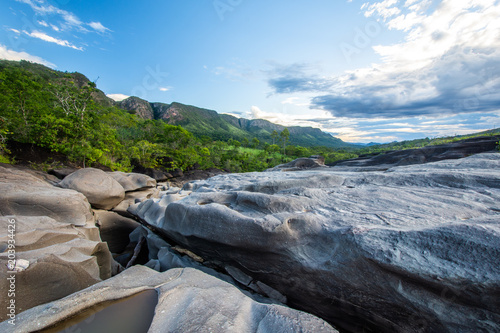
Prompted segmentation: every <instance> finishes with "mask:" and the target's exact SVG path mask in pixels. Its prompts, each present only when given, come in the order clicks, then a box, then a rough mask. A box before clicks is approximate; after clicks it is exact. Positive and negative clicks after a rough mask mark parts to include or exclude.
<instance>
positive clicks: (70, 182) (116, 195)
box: [59, 168, 125, 210]
mask: <svg viewBox="0 0 500 333" xmlns="http://www.w3.org/2000/svg"><path fill="white" fill-rule="evenodd" d="M59 186H61V187H62V188H68V189H72V190H75V191H78V192H80V193H82V194H83V195H85V197H87V199H88V201H89V202H90V204H91V205H92V207H94V208H97V209H105V210H109V209H111V208H113V207H115V206H116V205H118V204H119V203H120V202H121V201H122V200H123V199H124V198H125V190H124V188H123V186H121V185H120V183H118V182H117V181H116V180H115V179H114V178H113V177H111V176H110V175H108V174H107V173H106V172H104V171H102V170H99V169H94V168H86V169H80V170H77V171H75V172H73V173H72V174H70V175H69V176H67V177H65V178H64V179H63V180H62V181H61V182H60V183H59Z"/></svg>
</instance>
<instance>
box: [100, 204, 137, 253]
mask: <svg viewBox="0 0 500 333" xmlns="http://www.w3.org/2000/svg"><path fill="white" fill-rule="evenodd" d="M94 213H95V214H96V217H97V223H98V225H99V233H100V235H101V239H102V241H103V242H106V243H108V247H109V250H110V251H111V252H113V253H122V252H123V251H125V248H126V247H127V245H128V244H129V235H130V234H131V233H132V231H134V230H135V229H136V228H137V227H140V226H141V224H140V223H138V222H136V221H135V220H132V219H130V218H127V217H124V216H121V215H119V214H117V213H114V212H109V211H106V210H95V211H94Z"/></svg>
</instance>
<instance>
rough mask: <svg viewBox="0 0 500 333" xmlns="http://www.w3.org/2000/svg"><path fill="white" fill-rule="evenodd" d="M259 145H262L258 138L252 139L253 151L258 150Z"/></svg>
mask: <svg viewBox="0 0 500 333" xmlns="http://www.w3.org/2000/svg"><path fill="white" fill-rule="evenodd" d="M259 144H260V141H259V139H257V138H253V139H252V148H253V149H257V147H258V146H259Z"/></svg>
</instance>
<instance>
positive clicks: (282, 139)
mask: <svg viewBox="0 0 500 333" xmlns="http://www.w3.org/2000/svg"><path fill="white" fill-rule="evenodd" d="M280 134H281V135H280ZM273 135H275V137H273V140H274V142H262V141H260V140H259V139H257V138H253V139H251V140H249V139H247V138H244V139H243V140H241V141H237V140H233V139H229V140H227V141H217V140H213V139H212V138H210V137H207V136H194V135H193V134H192V133H190V132H188V131H187V130H185V129H184V128H182V127H180V126H174V125H169V124H167V123H166V122H165V121H161V120H144V119H141V118H139V117H138V116H136V115H134V114H131V113H129V112H127V111H125V110H122V109H120V108H118V107H116V106H114V105H113V103H112V102H111V101H110V100H109V99H107V97H106V96H105V95H104V94H103V93H102V92H101V91H100V90H98V89H97V88H96V85H95V84H94V83H93V82H90V81H89V80H88V79H87V78H86V77H85V76H83V75H82V74H79V73H63V72H60V71H55V70H51V69H49V68H47V67H45V66H42V65H38V64H32V63H29V62H26V61H21V62H12V61H4V60H2V61H0V156H1V157H0V162H7V161H8V160H9V158H10V157H9V152H8V150H7V146H6V142H7V140H15V141H18V142H23V143H31V144H35V145H38V146H41V147H45V148H49V149H50V150H52V151H53V152H59V153H63V154H65V155H67V156H68V158H69V160H70V161H72V162H74V163H75V164H78V165H80V166H82V167H84V166H91V165H95V164H96V163H98V164H101V165H104V166H107V167H109V168H111V169H113V170H124V171H130V170H132V168H133V167H134V166H142V167H151V168H164V169H167V170H170V169H176V168H180V169H182V170H186V169H190V168H201V169H207V168H221V169H226V170H228V171H231V172H245V171H260V170H264V169H266V168H268V167H272V166H275V165H277V164H279V163H282V162H284V161H289V160H292V159H294V158H296V157H303V156H309V155H312V154H322V155H324V156H325V157H326V158H327V161H334V160H339V159H345V158H350V157H355V156H356V155H354V154H352V153H350V152H348V151H345V150H340V151H339V150H335V149H333V148H326V147H317V148H305V147H300V146H291V145H288V141H289V139H290V133H289V132H288V130H283V131H281V132H280V133H273Z"/></svg>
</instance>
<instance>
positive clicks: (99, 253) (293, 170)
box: [0, 153, 500, 332]
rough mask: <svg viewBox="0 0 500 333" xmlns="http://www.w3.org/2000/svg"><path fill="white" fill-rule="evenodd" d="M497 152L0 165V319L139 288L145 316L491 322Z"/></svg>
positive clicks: (81, 305) (210, 320)
mask: <svg viewBox="0 0 500 333" xmlns="http://www.w3.org/2000/svg"><path fill="white" fill-rule="evenodd" d="M499 167H500V154H498V153H483V154H476V155H473V156H469V157H466V158H461V159H453V160H443V161H438V162H433V163H426V164H420V165H408V166H395V167H394V166H393V167H388V168H386V169H385V170H384V171H367V170H366V169H363V170H359V171H365V172H354V171H350V170H349V168H347V167H346V166H345V165H343V166H342V167H340V166H339V167H326V166H324V165H323V164H322V161H321V159H319V158H318V157H315V158H314V159H312V160H310V161H307V160H300V161H297V162H296V163H295V164H293V163H292V164H290V165H285V166H282V167H278V168H275V169H274V170H272V171H268V172H263V173H247V174H230V175H219V176H216V177H213V178H210V179H207V180H199V181H193V182H189V183H186V184H185V185H184V186H183V187H182V188H180V187H175V186H172V185H171V184H170V185H169V184H167V183H161V182H160V183H158V182H157V181H156V179H154V178H151V177H149V176H146V175H142V174H124V173H116V172H115V173H112V172H104V171H101V170H97V169H92V168H87V169H81V170H78V171H76V172H74V173H70V174H69V175H63V176H61V178H64V179H63V180H59V179H57V178H56V177H54V176H50V175H47V174H43V173H41V172H34V171H29V170H19V169H17V168H13V167H8V168H6V167H0V213H1V220H2V226H4V228H3V229H2V230H1V231H0V246H1V251H0V272H1V273H2V276H7V275H8V274H10V273H8V272H10V271H12V270H16V271H17V272H16V273H15V277H16V278H15V289H16V293H15V294H16V295H15V304H16V314H17V317H16V324H17V325H16V326H12V325H10V324H9V322H8V321H7V320H8V319H9V317H8V313H7V312H6V311H3V312H0V319H1V320H4V322H3V323H1V324H0V330H1V331H2V332H3V331H5V332H32V331H38V330H41V329H46V328H51V327H63V326H59V325H67V323H65V322H66V321H67V319H69V318H72V317H74V316H75V315H76V314H77V313H79V312H81V311H83V310H88V309H90V308H93V307H95V306H100V305H101V306H102V304H107V305H106V306H111V303H113V302H115V301H117V300H121V299H126V298H127V297H131V296H133V297H139V296H137V295H138V294H139V293H141V292H143V291H148V290H149V291H154V292H155V294H154V295H156V296H155V297H154V298H155V301H154V302H155V303H154V304H153V305H151V306H150V307H149V308H150V309H155V311H154V313H153V314H151V316H150V319H148V320H149V322H148V324H147V325H149V326H150V329H149V331H150V332H163V331H183V332H198V331H200V330H207V331H208V330H212V331H215V332H242V331H245V332H246V331H252V332H253V331H260V332H263V331H266V332H271V331H272V332H278V331H279V332H283V331H291V332H298V331H304V332H321V331H325V332H335V328H336V329H338V330H340V331H342V332H495V331H498V330H500V324H499V323H500V302H499V299H500V297H499V296H500V267H499V265H498V262H499V261H500V204H499V202H500V200H499V199H500V173H499V172H498V170H499ZM311 168H312V169H311ZM352 170H357V169H356V168H353V169H352ZM9 221H15V225H16V231H15V232H16V235H15V237H16V238H15V241H16V243H15V251H16V259H17V261H16V262H12V261H9V259H10V258H9V233H8V228H7V224H8V223H10V222H9ZM9 288H11V285H10V283H9V281H7V280H6V279H2V281H1V282H0V293H2V295H8V293H9ZM134 299H135V298H134ZM137 299H138V298H137ZM9 302H10V299H9V298H8V297H3V296H2V299H1V306H2V308H4V309H5V308H7V306H8V305H9ZM109 302H111V303H109ZM146 308H148V307H145V309H146ZM120 311H125V308H122V310H120ZM134 311H137V310H134ZM144 311H146V310H144ZM147 311H150V312H151V310H147ZM82 320H84V319H82ZM104 321H105V319H104ZM86 323H88V320H87V321H85V320H84V321H83V322H80V323H72V325H73V324H74V325H80V326H77V327H80V328H81V327H82V325H83V326H85V325H86ZM331 325H332V326H331ZM64 327H67V326H64ZM334 327H335V328H334Z"/></svg>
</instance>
